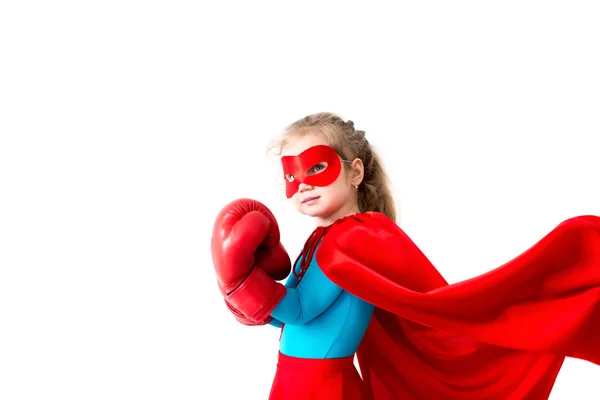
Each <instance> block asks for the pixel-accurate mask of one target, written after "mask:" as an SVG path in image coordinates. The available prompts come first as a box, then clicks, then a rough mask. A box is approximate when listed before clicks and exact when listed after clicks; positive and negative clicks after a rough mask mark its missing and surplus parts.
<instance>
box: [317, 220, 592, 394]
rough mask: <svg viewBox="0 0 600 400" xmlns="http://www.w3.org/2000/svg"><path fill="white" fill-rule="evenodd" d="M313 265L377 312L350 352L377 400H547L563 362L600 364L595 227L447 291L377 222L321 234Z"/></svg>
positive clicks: (565, 228) (541, 245)
mask: <svg viewBox="0 0 600 400" xmlns="http://www.w3.org/2000/svg"><path fill="white" fill-rule="evenodd" d="M316 257H317V262H318V263H319V266H320V267H321V269H322V270H323V272H324V273H325V274H326V275H327V276H328V277H329V278H330V279H331V280H332V281H334V282H335V283H337V284H338V285H340V286H341V287H342V288H344V289H345V290H347V291H349V292H350V293H352V294H354V295H356V296H358V297H360V298H362V299H364V300H365V301H368V302H370V303H372V304H374V305H375V306H376V309H375V313H374V315H373V319H372V320H371V323H370V325H369V328H368V329H367V332H366V334H365V337H364V339H363V341H362V342H361V345H360V346H359V349H358V352H357V357H358V362H359V365H360V369H361V374H362V377H363V379H364V381H365V382H366V384H367V385H368V387H369V389H370V391H371V393H372V395H373V398H374V399H375V400H387V399H390V400H391V399H461V400H468V399H478V400H479V399H498V400H500V399H502V400H506V399H547V398H548V396H549V393H550V391H551V390H552V386H553V385H554V382H555V379H556V376H557V374H558V372H559V370H560V368H561V366H562V363H563V361H564V358H565V357H574V358H579V359H583V360H587V361H590V362H592V363H595V364H600V217H597V216H591V215H586V216H578V217H574V218H570V219H568V220H565V221H563V222H562V223H560V224H559V225H558V226H557V227H556V228H554V229H553V230H552V231H550V232H549V233H548V234H547V235H546V236H544V237H543V238H542V239H541V240H539V241H538V242H537V243H535V244H534V245H533V246H532V247H530V248H529V249H528V250H527V251H525V252H524V253H522V254H521V255H519V256H518V257H516V258H514V259H513V260H511V261H509V262H508V263H506V264H504V265H502V266H500V267H498V268H496V269H494V270H492V271H490V272H488V273H486V274H483V275H480V276H477V277H475V278H472V279H469V280H466V281H463V282H459V283H455V284H450V285H449V284H448V283H447V282H446V281H445V279H444V278H443V277H442V276H441V275H440V273H439V272H438V271H437V270H436V268H435V267H434V266H433V265H432V263H431V262H430V261H429V260H428V259H427V257H426V256H425V255H424V254H423V253H422V252H421V251H420V249H419V248H418V247H417V246H416V245H415V243H414V242H413V241H412V240H411V239H410V238H409V237H408V236H407V235H406V234H405V233H404V232H403V231H402V230H401V229H400V228H399V227H398V226H397V225H396V224H395V223H394V222H393V221H392V220H390V219H389V218H387V217H386V216H384V215H383V214H379V213H372V212H369V213H362V214H355V215H353V216H349V217H345V218H343V219H341V220H338V221H337V222H336V223H334V224H333V225H331V226H329V227H328V228H327V230H326V233H325V235H324V236H323V238H322V241H321V244H320V246H319V247H318V248H317V250H316Z"/></svg>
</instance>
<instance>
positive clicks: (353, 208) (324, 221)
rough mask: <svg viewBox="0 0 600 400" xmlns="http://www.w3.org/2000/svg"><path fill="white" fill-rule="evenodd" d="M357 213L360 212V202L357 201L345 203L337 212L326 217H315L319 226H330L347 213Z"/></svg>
mask: <svg viewBox="0 0 600 400" xmlns="http://www.w3.org/2000/svg"><path fill="white" fill-rule="evenodd" d="M356 213H360V209H359V208H358V204H356V203H349V204H344V205H343V206H342V207H340V208H339V209H338V210H337V211H336V212H334V213H333V214H331V215H329V216H327V217H325V218H322V217H315V222H316V223H317V226H329V225H331V224H333V223H334V222H335V221H336V220H338V219H340V218H342V217H345V216H347V215H352V214H356Z"/></svg>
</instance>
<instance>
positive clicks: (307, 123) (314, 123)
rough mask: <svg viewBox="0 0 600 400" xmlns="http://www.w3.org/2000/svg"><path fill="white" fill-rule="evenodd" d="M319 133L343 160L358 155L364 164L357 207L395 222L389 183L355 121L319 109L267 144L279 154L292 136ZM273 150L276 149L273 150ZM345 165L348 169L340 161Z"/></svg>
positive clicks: (363, 132) (394, 209)
mask: <svg viewBox="0 0 600 400" xmlns="http://www.w3.org/2000/svg"><path fill="white" fill-rule="evenodd" d="M312 132H318V133H320V134H322V135H323V136H324V137H325V140H326V141H327V142H328V144H329V146H331V147H332V148H333V149H334V150H335V151H336V152H337V153H338V154H339V155H340V156H341V157H342V159H345V160H353V159H355V158H360V159H361V160H362V162H363V165H364V177H363V180H362V182H361V184H360V186H359V189H358V208H359V209H360V211H361V212H366V211H376V212H380V213H382V214H385V215H386V216H388V217H389V218H390V219H391V220H392V221H394V222H396V206H395V204H394V198H393V196H392V192H391V190H390V187H389V186H390V183H389V179H388V176H387V174H386V172H385V171H384V169H383V163H382V162H381V159H380V157H379V155H378V154H377V152H376V151H375V150H374V149H373V146H372V145H371V144H370V143H369V141H368V140H367V138H366V137H365V131H360V130H357V129H355V128H354V122H352V121H350V120H348V121H346V122H345V121H344V120H343V119H342V118H341V117H339V116H338V115H336V114H333V113H328V112H321V113H316V114H311V115H307V116H306V117H304V118H302V119H300V120H298V121H296V122H294V123H292V124H291V125H289V126H288V127H287V128H286V129H285V130H284V131H283V133H282V135H281V138H280V139H279V140H276V141H274V142H273V143H271V145H270V146H269V151H271V152H272V153H274V154H276V155H277V156H279V155H281V149H283V148H284V147H285V146H286V145H287V144H288V143H289V142H290V141H291V140H292V139H293V138H295V137H298V136H303V135H306V134H308V133H312ZM275 150H276V151H275ZM343 165H344V168H347V169H348V168H350V167H349V166H348V165H347V164H346V163H343Z"/></svg>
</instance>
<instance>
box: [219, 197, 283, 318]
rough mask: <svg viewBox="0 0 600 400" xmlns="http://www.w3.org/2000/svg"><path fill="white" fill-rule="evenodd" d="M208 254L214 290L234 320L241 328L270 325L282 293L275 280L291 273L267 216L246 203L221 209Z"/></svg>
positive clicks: (262, 209) (261, 208) (255, 205)
mask: <svg viewBox="0 0 600 400" xmlns="http://www.w3.org/2000/svg"><path fill="white" fill-rule="evenodd" d="M211 250H212V258H213V264H214V268H215V272H216V274H217V281H218V285H219V290H220V291H221V293H223V295H224V296H225V302H226V304H227V306H228V308H229V309H230V310H231V312H232V313H233V314H234V316H235V317H236V319H237V320H238V321H240V322H241V323H243V324H245V325H264V324H266V323H268V322H270V321H271V320H272V318H271V317H270V316H269V314H270V313H271V312H272V311H273V309H274V308H275V307H276V306H277V304H278V303H279V302H280V301H281V299H282V298H283V296H285V293H286V290H285V287H284V286H283V285H281V284H279V283H277V282H275V280H280V279H283V278H285V277H286V276H287V275H288V274H289V273H290V271H291V262H290V258H289V256H288V254H287V252H286V251H285V248H284V247H283V245H282V244H281V242H280V237H279V227H278V225H277V221H276V220H275V217H274V216H273V214H272V213H271V211H270V210H269V209H268V208H267V207H266V206H264V205H263V204H262V203H260V202H258V201H255V200H251V199H239V200H235V201H233V202H231V203H229V204H227V205H226V206H225V207H224V208H223V209H222V210H221V212H220V213H219V215H218V216H217V218H216V221H215V224H214V227H213V235H212V240H211Z"/></svg>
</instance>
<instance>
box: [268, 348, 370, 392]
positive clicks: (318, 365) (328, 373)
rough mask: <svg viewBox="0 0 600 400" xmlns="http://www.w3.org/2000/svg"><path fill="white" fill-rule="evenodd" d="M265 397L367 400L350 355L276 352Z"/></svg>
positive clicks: (364, 389)
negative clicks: (272, 376)
mask: <svg viewBox="0 0 600 400" xmlns="http://www.w3.org/2000/svg"><path fill="white" fill-rule="evenodd" d="M269 400H371V399H370V397H369V396H368V392H367V391H366V388H365V386H364V384H363V382H362V380H361V379H360V375H359V374H358V371H357V370H356V367H355V366H354V357H353V356H350V357H344V358H326V359H314V358H296V357H290V356H286V355H284V354H282V353H279V360H278V362H277V371H276V373H275V379H274V380H273V386H272V387H271V394H270V395H269Z"/></svg>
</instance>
